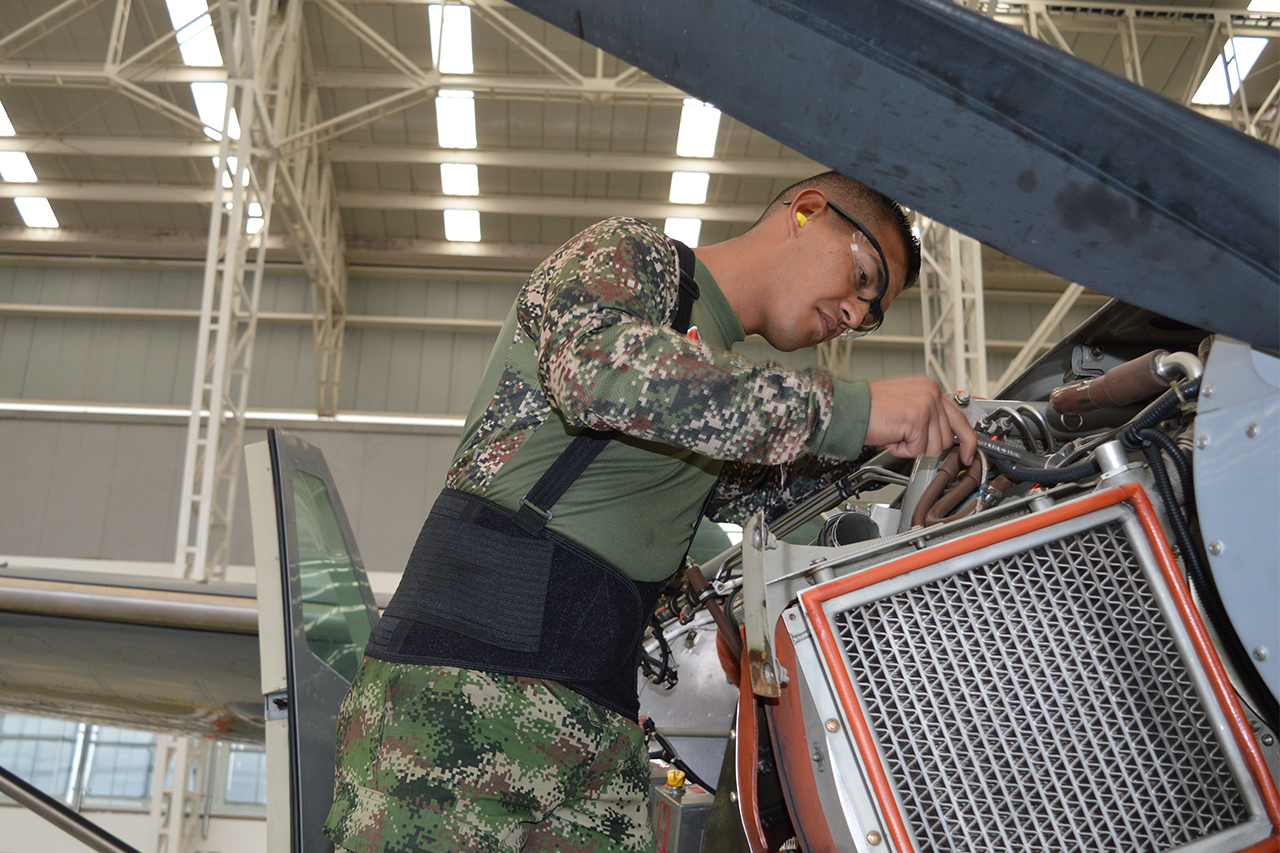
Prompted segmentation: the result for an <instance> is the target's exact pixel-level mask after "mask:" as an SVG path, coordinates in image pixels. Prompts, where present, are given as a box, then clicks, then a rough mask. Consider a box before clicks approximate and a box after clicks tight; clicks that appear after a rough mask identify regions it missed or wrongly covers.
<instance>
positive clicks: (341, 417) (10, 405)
mask: <svg viewBox="0 0 1280 853" xmlns="http://www.w3.org/2000/svg"><path fill="white" fill-rule="evenodd" d="M0 412H27V413H30V414H43V415H123V416H126V417H138V418H189V417H191V410H190V409H184V408H181V407H178V406H173V407H161V406H98V405H92V404H81V405H76V404H69V403H37V402H28V401H26V400H0ZM200 414H201V415H203V416H204V417H206V418H207V417H209V412H208V410H207V409H206V410H203V411H201V412H200ZM244 416H245V418H247V419H248V420H253V421H293V422H297V423H318V422H321V421H328V422H333V421H336V422H338V423H344V424H387V425H391V426H429V427H453V428H456V429H461V428H462V426H463V425H464V424H465V423H466V419H465V418H464V417H462V416H461V415H391V414H387V415H381V414H374V413H365V412H350V413H339V414H337V415H335V416H333V417H332V418H322V417H320V416H319V415H317V414H316V413H315V412H309V411H301V410H299V411H292V412H290V411H283V412H258V411H254V410H252V409H250V410H249V411H247V412H245V413H244ZM223 417H224V418H228V419H230V418H231V417H232V415H231V413H230V412H224V413H223Z"/></svg>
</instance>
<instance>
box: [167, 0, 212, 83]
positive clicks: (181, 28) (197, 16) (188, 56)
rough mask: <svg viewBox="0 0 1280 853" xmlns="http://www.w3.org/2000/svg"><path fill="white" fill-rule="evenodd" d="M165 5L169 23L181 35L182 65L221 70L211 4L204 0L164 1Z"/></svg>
mask: <svg viewBox="0 0 1280 853" xmlns="http://www.w3.org/2000/svg"><path fill="white" fill-rule="evenodd" d="M165 5H166V6H167V7H168V9H169V20H170V21H171V22H172V23H173V28H174V29H175V30H177V31H178V32H177V34H176V35H177V39H178V51H179V52H180V53H181V54H182V61H183V62H185V63H186V64H187V65H201V66H212V67H218V66H221V65H222V51H221V49H220V48H219V47H218V36H217V34H216V33H215V32H214V30H213V21H212V20H211V19H210V17H209V4H208V3H207V2H205V0H165Z"/></svg>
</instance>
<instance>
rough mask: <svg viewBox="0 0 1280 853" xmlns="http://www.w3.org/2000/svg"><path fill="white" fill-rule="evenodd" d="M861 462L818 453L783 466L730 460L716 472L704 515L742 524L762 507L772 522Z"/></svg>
mask: <svg viewBox="0 0 1280 853" xmlns="http://www.w3.org/2000/svg"><path fill="white" fill-rule="evenodd" d="M874 452H875V451H874V450H871V451H869V453H874ZM866 455H868V453H864V454H863V456H864V457H865V456H866ZM861 464H862V458H861V457H860V458H859V459H857V460H843V459H826V458H822V457H818V456H801V457H800V458H799V459H796V460H794V461H792V462H789V463H787V464H785V465H752V464H750V463H744V462H730V463H729V464H727V465H725V466H724V469H723V470H722V471H721V472H720V480H719V482H717V483H716V488H715V491H714V492H712V493H711V500H710V502H709V503H708V504H707V513H706V515H707V517H708V518H710V519H711V520H712V521H728V522H732V523H733V524H743V523H744V522H745V521H746V520H747V519H748V518H750V517H751V516H752V515H754V514H755V513H756V512H757V511H759V510H762V509H763V510H764V514H765V518H766V519H767V520H769V521H772V520H773V519H775V518H777V517H778V516H779V515H781V514H782V513H784V512H786V511H787V510H789V509H791V508H792V507H793V506H795V505H796V504H797V503H799V502H800V501H801V500H803V499H804V498H806V497H807V496H808V495H810V494H811V493H813V492H815V491H817V490H818V489H820V488H822V487H823V486H826V485H828V484H829V483H834V482H835V481H837V480H839V479H841V478H842V477H846V476H848V475H849V474H852V473H853V472H855V471H857V470H858V468H859V467H860V466H861Z"/></svg>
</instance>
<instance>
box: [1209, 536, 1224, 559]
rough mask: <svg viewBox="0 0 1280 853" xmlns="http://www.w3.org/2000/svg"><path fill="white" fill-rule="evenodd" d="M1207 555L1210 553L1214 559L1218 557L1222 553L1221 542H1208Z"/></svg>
mask: <svg viewBox="0 0 1280 853" xmlns="http://www.w3.org/2000/svg"><path fill="white" fill-rule="evenodd" d="M1209 553H1210V554H1212V555H1213V556H1215V557H1216V556H1218V555H1219V554H1221V553H1222V543H1221V542H1219V541H1218V540H1217V539H1215V540H1213V541H1212V542H1210V543H1209Z"/></svg>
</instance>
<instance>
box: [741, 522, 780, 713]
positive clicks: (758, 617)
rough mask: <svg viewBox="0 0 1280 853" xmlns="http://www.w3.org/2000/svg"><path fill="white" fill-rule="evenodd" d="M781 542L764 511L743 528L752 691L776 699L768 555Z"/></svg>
mask: <svg viewBox="0 0 1280 853" xmlns="http://www.w3.org/2000/svg"><path fill="white" fill-rule="evenodd" d="M777 547H778V540H777V539H776V538H774V536H773V534H771V533H770V532H769V528H768V526H767V525H766V524H765V521H764V512H763V511H762V512H757V513H756V514H755V515H754V516H752V517H751V518H750V519H748V520H747V524H746V526H745V527H743V528H742V610H743V615H744V616H745V621H746V623H747V624H746V628H747V643H746V650H747V667H748V669H749V671H750V674H751V692H752V693H754V694H756V695H757V696H765V697H769V698H772V699H776V698H778V697H779V696H780V695H781V693H780V692H779V688H778V682H779V678H778V672H777V669H776V666H775V661H774V659H773V646H772V645H771V644H770V642H769V629H770V627H771V625H772V622H771V620H770V619H769V605H768V602H767V601H766V599H765V568H764V552H765V551H766V550H769V549H772V548H777Z"/></svg>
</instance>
